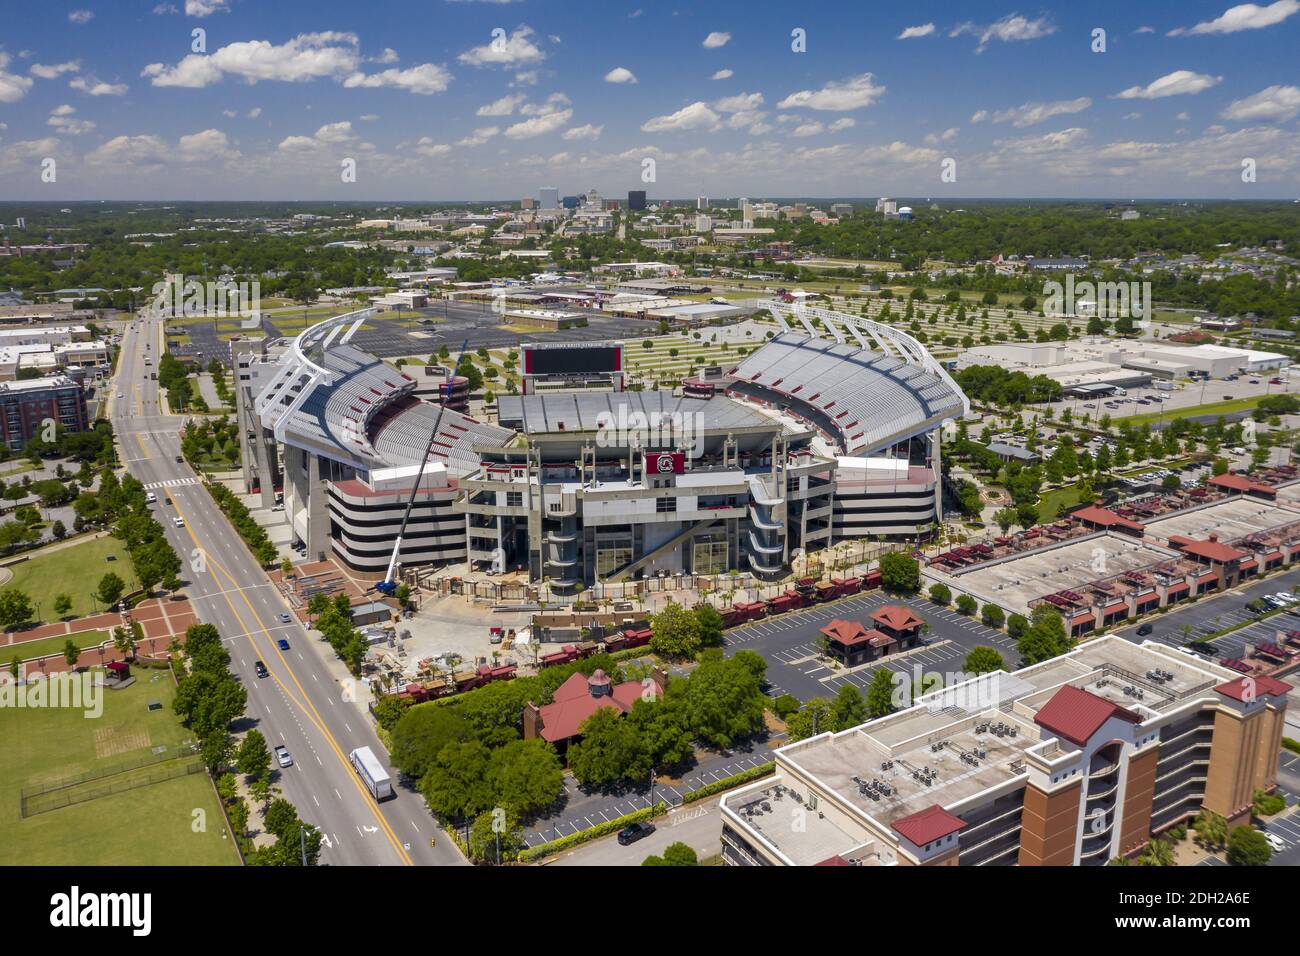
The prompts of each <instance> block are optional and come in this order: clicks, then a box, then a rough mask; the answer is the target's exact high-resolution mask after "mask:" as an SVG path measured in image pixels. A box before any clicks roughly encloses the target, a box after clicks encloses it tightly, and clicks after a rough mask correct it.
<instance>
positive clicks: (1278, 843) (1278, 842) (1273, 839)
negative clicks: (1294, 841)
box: [1264, 833, 1286, 853]
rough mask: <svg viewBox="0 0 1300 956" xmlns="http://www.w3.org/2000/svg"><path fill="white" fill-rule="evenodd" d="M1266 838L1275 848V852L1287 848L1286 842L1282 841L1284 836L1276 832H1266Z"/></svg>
mask: <svg viewBox="0 0 1300 956" xmlns="http://www.w3.org/2000/svg"><path fill="white" fill-rule="evenodd" d="M1264 839H1265V840H1267V841H1268V845H1269V846H1270V847H1272V848H1273V852H1274V853H1281V852H1282V851H1283V850H1285V849H1286V844H1285V843H1283V842H1282V838H1281V837H1280V836H1278V835H1277V834H1276V833H1265V834H1264Z"/></svg>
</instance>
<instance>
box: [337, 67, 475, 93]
mask: <svg viewBox="0 0 1300 956" xmlns="http://www.w3.org/2000/svg"><path fill="white" fill-rule="evenodd" d="M450 83H451V73H449V72H448V71H447V68H446V67H443V66H438V65H436V64H433V63H421V64H420V65H419V66H410V67H407V68H406V69H404V70H399V69H397V68H395V67H394V68H393V69H389V70H383V71H381V72H379V73H371V74H369V75H366V74H364V73H353V74H352V75H351V76H349V77H348V78H347V79H346V80H344V81H343V85H344V86H345V87H348V88H353V87H363V88H365V89H375V88H377V87H383V86H388V87H392V88H394V89H398V90H406V91H407V92H410V93H419V94H421V95H423V96H428V95H430V94H433V93H441V92H443V91H444V90H446V89H447V87H448V85H449V84H450Z"/></svg>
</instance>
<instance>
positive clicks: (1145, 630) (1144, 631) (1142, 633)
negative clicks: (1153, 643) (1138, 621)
mask: <svg viewBox="0 0 1300 956" xmlns="http://www.w3.org/2000/svg"><path fill="white" fill-rule="evenodd" d="M1150 633H1151V625H1150V624H1143V625H1142V626H1141V627H1139V628H1138V637H1146V636H1147V635H1148V634H1150Z"/></svg>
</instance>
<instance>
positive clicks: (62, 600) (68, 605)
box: [54, 594, 72, 617]
mask: <svg viewBox="0 0 1300 956" xmlns="http://www.w3.org/2000/svg"><path fill="white" fill-rule="evenodd" d="M71 610H72V598H71V597H69V596H68V595H66V594H56V595H55V596H54V613H55V614H57V615H58V616H59V617H65V616H66V615H67V614H68V612H69V611H71Z"/></svg>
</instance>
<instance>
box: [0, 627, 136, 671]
mask: <svg viewBox="0 0 1300 956" xmlns="http://www.w3.org/2000/svg"><path fill="white" fill-rule="evenodd" d="M14 636H15V637H22V635H21V634H16V635H14ZM110 636H111V635H110V634H109V633H108V631H80V632H78V633H76V634H63V635H60V636H58V637H43V638H41V639H40V640H39V641H22V642H21V643H18V644H8V645H0V660H3V662H4V663H5V664H8V663H9V662H10V661H12V660H13V659H14V658H15V657H17V658H18V659H19V660H20V661H30V660H32V659H33V658H36V657H46V656H48V655H50V654H62V653H63V648H64V646H65V645H66V644H67V643H68V641H69V640H71V641H72V642H73V643H74V644H76V645H77V646H78V647H80V648H87V647H98V646H99V645H100V644H103V643H104V642H105V641H106V640H108V639H109V637H110ZM77 663H78V664H82V665H90V664H98V663H99V655H98V654H87V655H83V656H82V657H81V659H80V660H78V661H77Z"/></svg>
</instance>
